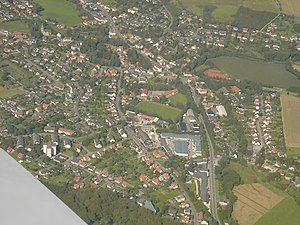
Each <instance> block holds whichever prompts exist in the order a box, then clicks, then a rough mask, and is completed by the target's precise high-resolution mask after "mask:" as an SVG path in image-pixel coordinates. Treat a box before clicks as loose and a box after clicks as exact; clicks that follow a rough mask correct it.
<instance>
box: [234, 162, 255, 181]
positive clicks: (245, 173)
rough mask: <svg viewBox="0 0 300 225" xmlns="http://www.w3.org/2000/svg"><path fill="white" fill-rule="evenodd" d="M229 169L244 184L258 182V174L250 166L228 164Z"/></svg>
mask: <svg viewBox="0 0 300 225" xmlns="http://www.w3.org/2000/svg"><path fill="white" fill-rule="evenodd" d="M229 167H230V168H232V169H233V170H235V171H236V172H237V173H238V174H239V175H240V176H241V178H242V180H243V182H244V183H245V184H251V183H256V182H258V180H259V174H258V173H257V171H255V170H254V169H253V168H252V167H251V166H250V165H248V166H243V165H241V164H239V163H237V162H230V164H229Z"/></svg>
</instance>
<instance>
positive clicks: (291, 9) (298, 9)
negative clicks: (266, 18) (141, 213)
mask: <svg viewBox="0 0 300 225" xmlns="http://www.w3.org/2000/svg"><path fill="white" fill-rule="evenodd" d="M280 4H281V7H282V10H283V12H284V13H286V14H288V15H293V16H295V17H296V19H297V21H300V1H299V0H280Z"/></svg>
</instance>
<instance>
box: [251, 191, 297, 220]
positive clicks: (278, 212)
mask: <svg viewBox="0 0 300 225" xmlns="http://www.w3.org/2000/svg"><path fill="white" fill-rule="evenodd" d="M299 212H300V206H299V205H297V203H296V202H295V201H294V200H293V199H292V198H290V197H286V198H285V199H284V200H282V201H281V202H279V203H278V204H277V205H276V206H275V207H274V208H273V209H272V210H270V211H269V212H268V213H267V214H265V215H264V216H263V217H261V218H260V219H259V220H258V222H257V223H255V225H282V224H288V225H299Z"/></svg>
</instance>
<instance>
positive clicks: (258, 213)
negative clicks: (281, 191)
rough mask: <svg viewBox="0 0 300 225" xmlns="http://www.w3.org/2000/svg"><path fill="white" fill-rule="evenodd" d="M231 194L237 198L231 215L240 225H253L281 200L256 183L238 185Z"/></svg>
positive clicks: (278, 196) (280, 197)
mask: <svg viewBox="0 0 300 225" xmlns="http://www.w3.org/2000/svg"><path fill="white" fill-rule="evenodd" d="M233 192H234V194H235V195H236V196H237V198H238V200H237V202H236V203H235V205H234V208H233V215H234V217H235V218H236V219H237V220H238V222H239V224H240V225H253V224H255V223H256V222H257V221H258V220H259V219H260V218H261V217H262V216H263V215H265V214H266V213H267V212H268V211H269V210H271V209H272V208H273V207H275V206H276V205H277V204H278V203H279V202H280V201H281V200H282V199H283V197H282V196H280V195H277V194H275V193H274V192H272V191H271V190H269V189H268V188H266V187H264V186H263V185H262V184H258V183H256V184H244V185H240V186H238V187H236V188H235V189H234V191H233Z"/></svg>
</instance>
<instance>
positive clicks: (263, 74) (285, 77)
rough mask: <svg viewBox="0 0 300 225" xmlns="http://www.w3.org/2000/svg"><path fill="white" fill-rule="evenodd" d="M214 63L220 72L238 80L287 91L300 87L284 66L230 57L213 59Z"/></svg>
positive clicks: (298, 81)
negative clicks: (290, 88)
mask: <svg viewBox="0 0 300 225" xmlns="http://www.w3.org/2000/svg"><path fill="white" fill-rule="evenodd" d="M212 62H213V63H214V64H215V65H216V66H217V67H218V68H219V69H220V70H222V71H224V72H225V73H228V75H230V76H232V77H233V78H236V79H242V80H251V81H254V82H258V83H262V84H263V85H271V86H274V87H280V88H285V89H287V88H289V87H300V80H299V79H297V78H296V77H295V76H294V75H293V74H292V73H290V72H288V71H287V70H286V69H285V65H284V64H278V63H267V62H264V61H259V60H251V59H244V58H237V57H229V56H222V57H218V58H215V59H212Z"/></svg>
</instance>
